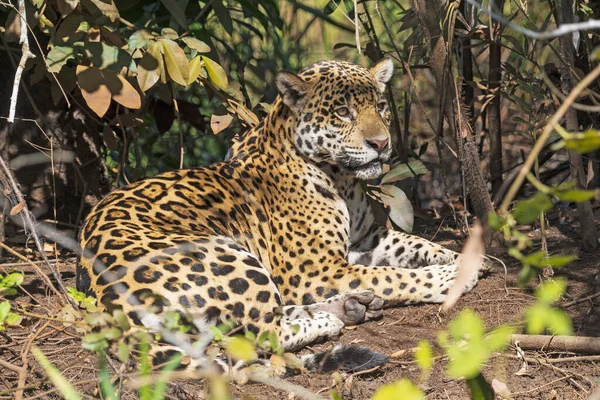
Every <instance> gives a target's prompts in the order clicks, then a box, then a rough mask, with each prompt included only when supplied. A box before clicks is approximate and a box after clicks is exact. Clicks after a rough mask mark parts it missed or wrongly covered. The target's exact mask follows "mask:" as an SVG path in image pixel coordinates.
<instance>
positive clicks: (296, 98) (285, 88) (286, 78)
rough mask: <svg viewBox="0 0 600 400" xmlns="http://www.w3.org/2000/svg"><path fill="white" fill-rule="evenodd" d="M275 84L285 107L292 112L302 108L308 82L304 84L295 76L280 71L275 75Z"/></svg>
mask: <svg viewBox="0 0 600 400" xmlns="http://www.w3.org/2000/svg"><path fill="white" fill-rule="evenodd" d="M275 84H276V85H277V90H279V94H280V95H281V98H282V99H283V102H284V103H285V105H287V106H288V107H289V108H290V109H292V110H293V111H298V110H299V109H301V108H302V106H303V105H304V103H305V101H306V94H307V93H308V89H309V83H308V82H305V81H304V80H302V78H300V77H299V76H298V75H296V74H292V73H291V72H287V71H281V72H280V73H278V74H277V78H275Z"/></svg>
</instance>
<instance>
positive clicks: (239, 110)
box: [227, 99, 258, 126]
mask: <svg viewBox="0 0 600 400" xmlns="http://www.w3.org/2000/svg"><path fill="white" fill-rule="evenodd" d="M227 101H228V102H229V105H230V106H231V107H233V109H234V110H235V113H236V114H237V116H238V117H239V118H240V119H241V120H242V121H244V122H246V123H247V124H248V125H250V126H255V125H258V117H257V116H256V114H254V113H253V112H252V111H250V110H249V109H248V108H247V107H246V106H244V105H243V104H241V103H238V102H237V101H235V100H233V99H228V100H227Z"/></svg>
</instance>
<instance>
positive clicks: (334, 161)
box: [77, 60, 476, 354]
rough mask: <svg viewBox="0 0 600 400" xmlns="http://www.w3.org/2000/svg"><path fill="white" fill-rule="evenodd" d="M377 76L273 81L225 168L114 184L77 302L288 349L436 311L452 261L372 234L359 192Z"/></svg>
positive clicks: (90, 234) (87, 232)
mask: <svg viewBox="0 0 600 400" xmlns="http://www.w3.org/2000/svg"><path fill="white" fill-rule="evenodd" d="M391 75H392V63H391V61H389V60H384V61H382V62H381V63H379V64H377V65H376V66H375V67H373V68H371V69H366V68H363V67H360V66H357V65H353V64H349V63H345V62H339V61H323V62H319V63H317V64H314V65H312V66H310V67H308V68H306V69H305V70H303V71H302V72H301V73H300V74H299V75H294V74H292V73H289V72H282V73H280V74H279V75H278V76H277V81H276V84H277V87H278V89H279V92H280V96H279V97H278V98H277V100H276V101H275V103H274V105H273V106H272V109H271V111H270V113H269V115H268V116H267V117H266V118H265V119H264V120H263V121H262V122H261V123H260V124H259V125H258V126H256V127H255V128H254V129H252V130H251V131H250V132H249V133H248V134H246V135H245V136H244V137H243V139H242V140H241V141H240V142H238V143H236V144H235V145H234V146H233V147H232V150H231V152H230V157H229V158H228V159H227V160H226V161H224V162H221V163H217V164H213V165H209V166H205V167H201V168H194V169H188V170H178V171H172V172H166V173H163V174H160V175H158V176H156V177H154V178H152V179H146V180H143V181H140V182H137V183H134V184H132V185H128V186H126V187H123V188H121V189H119V190H116V191H114V192H112V193H111V194H110V195H108V196H107V197H106V198H105V199H104V200H103V201H102V202H100V203H99V204H98V205H97V206H96V207H95V208H94V210H93V211H92V212H91V213H90V215H89V216H88V217H87V220H86V222H85V225H84V226H83V228H82V231H81V236H80V237H81V247H82V248H84V249H87V253H86V255H85V256H84V257H82V258H81V260H80V263H79V265H78V268H77V286H78V289H79V290H81V291H84V292H86V293H88V294H92V295H95V296H96V297H98V298H99V300H100V303H101V304H103V305H104V306H105V307H107V308H109V309H110V308H114V307H120V308H122V309H123V310H124V311H125V312H126V313H127V314H128V315H129V317H130V318H131V320H132V321H133V322H134V323H136V324H138V325H145V326H147V327H149V328H152V329H157V328H159V327H160V326H161V320H160V318H158V317H157V315H160V313H161V312H164V311H167V310H171V311H177V312H179V313H181V314H182V315H183V316H184V317H185V318H186V319H187V320H188V321H191V322H192V323H193V324H194V325H195V327H196V328H197V329H198V331H199V332H206V331H207V329H208V327H209V326H210V325H212V324H216V323H219V322H221V321H226V320H235V321H237V322H239V323H240V324H242V325H243V326H244V327H245V329H247V330H249V331H252V332H254V333H260V332H264V331H275V332H276V333H277V334H278V335H279V337H280V341H281V344H282V345H283V347H285V348H286V349H288V350H294V349H298V348H301V347H303V346H305V345H307V344H309V343H311V342H313V341H315V340H317V339H319V338H323V337H330V336H334V335H337V334H339V332H340V330H341V329H342V327H343V326H344V325H347V324H357V323H361V322H364V321H366V320H369V319H372V318H376V317H378V316H380V315H381V309H382V307H390V306H394V305H400V304H410V303H418V302H441V301H443V300H444V298H445V294H446V292H447V290H448V288H449V287H450V286H451V285H452V283H453V281H454V277H455V275H456V270H457V258H458V257H459V255H458V254H457V253H455V252H453V251H450V250H448V249H445V248H443V247H442V246H439V245H437V244H434V243H431V242H429V241H427V240H425V239H422V238H419V237H416V236H410V235H407V234H404V233H401V232H397V231H393V230H387V229H386V228H385V227H381V226H378V225H377V224H376V223H375V219H374V217H373V214H372V212H371V209H370V206H369V204H368V203H367V200H366V196H365V193H364V192H363V191H362V189H361V186H360V183H359V182H360V180H362V179H370V178H374V177H377V176H378V175H380V174H381V172H382V163H384V162H386V161H388V160H389V157H390V152H391V146H390V143H389V141H390V133H389V129H388V126H389V122H390V112H389V108H388V105H387V101H386V99H385V96H384V93H383V91H384V89H385V85H386V83H387V82H388V81H389V79H390V78H391ZM475 283H476V279H474V280H473V282H471V284H470V285H469V286H468V287H467V288H466V290H470V289H471V288H472V287H473V286H474V285H475ZM140 305H143V306H145V307H148V306H151V307H152V311H153V313H152V314H141V315H144V316H143V317H140V314H138V313H137V312H136V311H137V310H139V309H140ZM340 354H341V353H340Z"/></svg>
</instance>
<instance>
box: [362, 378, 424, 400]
mask: <svg viewBox="0 0 600 400" xmlns="http://www.w3.org/2000/svg"><path fill="white" fill-rule="evenodd" d="M424 399H425V395H424V394H423V392H422V391H421V389H419V388H418V387H417V386H415V385H414V384H413V383H412V382H411V381H409V380H408V379H406V378H402V379H400V380H399V381H397V382H394V383H389V384H387V385H383V386H381V387H380V388H379V389H377V391H376V392H375V394H374V395H373V398H372V399H371V400H424Z"/></svg>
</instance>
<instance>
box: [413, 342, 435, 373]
mask: <svg viewBox="0 0 600 400" xmlns="http://www.w3.org/2000/svg"><path fill="white" fill-rule="evenodd" d="M415 360H417V365H419V368H421V369H422V370H423V371H426V372H427V371H429V370H431V368H432V367H433V349H432V348H431V345H430V344H429V342H428V341H427V340H421V341H419V344H418V345H417V351H415Z"/></svg>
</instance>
